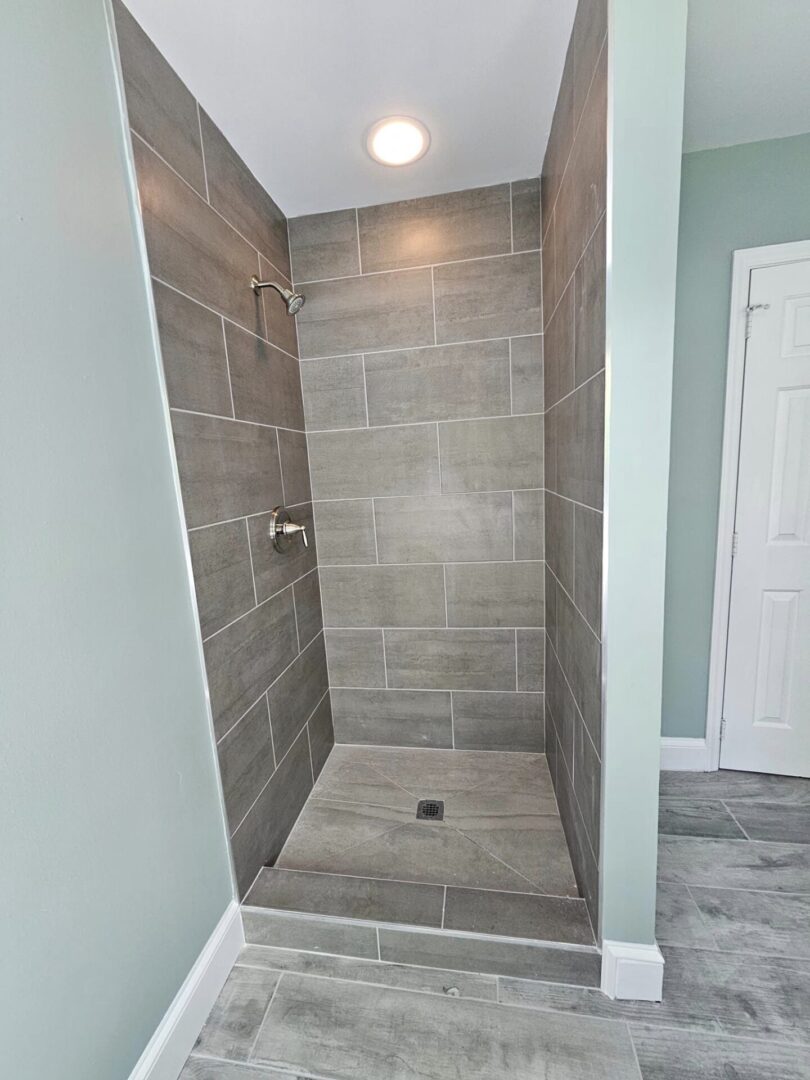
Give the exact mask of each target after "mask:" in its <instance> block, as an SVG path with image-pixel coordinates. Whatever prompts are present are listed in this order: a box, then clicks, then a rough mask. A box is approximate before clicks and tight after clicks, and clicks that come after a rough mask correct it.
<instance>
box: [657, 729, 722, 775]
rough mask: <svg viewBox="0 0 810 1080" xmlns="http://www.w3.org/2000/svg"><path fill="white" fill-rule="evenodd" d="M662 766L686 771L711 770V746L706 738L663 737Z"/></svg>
mask: <svg viewBox="0 0 810 1080" xmlns="http://www.w3.org/2000/svg"><path fill="white" fill-rule="evenodd" d="M661 768H662V769H676V770H682V771H685V772H710V771H711V766H710V765H709V747H708V744H707V743H706V740H705V739H677V738H674V737H673V736H669V735H664V736H663V737H662V739H661Z"/></svg>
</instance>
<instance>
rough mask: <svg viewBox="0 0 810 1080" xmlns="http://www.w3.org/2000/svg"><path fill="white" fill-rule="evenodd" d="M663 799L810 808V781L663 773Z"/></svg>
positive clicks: (739, 774)
mask: <svg viewBox="0 0 810 1080" xmlns="http://www.w3.org/2000/svg"><path fill="white" fill-rule="evenodd" d="M661 795H662V796H664V797H669V798H673V799H722V800H723V801H724V802H728V801H729V800H731V799H746V800H749V801H756V802H765V803H782V804H783V805H785V806H810V780H802V779H800V778H798V777H794V776H766V775H764V774H763V773H747V772H731V771H730V770H729V769H720V770H719V771H718V772H662V773H661Z"/></svg>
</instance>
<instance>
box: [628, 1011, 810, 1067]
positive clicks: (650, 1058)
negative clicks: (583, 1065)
mask: <svg viewBox="0 0 810 1080" xmlns="http://www.w3.org/2000/svg"><path fill="white" fill-rule="evenodd" d="M630 1034H631V1037H632V1039H633V1045H634V1046H635V1048H636V1054H637V1055H638V1062H639V1065H640V1066H641V1075H642V1076H643V1078H644V1080H763V1077H768V1080H806V1078H807V1077H808V1076H810V1048H808V1047H803V1046H786V1045H783V1044H780V1043H773V1042H760V1041H759V1040H755V1039H731V1038H727V1037H724V1036H718V1035H703V1034H698V1033H696V1032H693V1031H690V1032H684V1031H670V1030H667V1029H662V1028H656V1027H652V1026H649V1025H640V1024H639V1025H636V1024H634V1025H632V1027H631V1028H630Z"/></svg>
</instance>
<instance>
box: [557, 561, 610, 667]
mask: <svg viewBox="0 0 810 1080" xmlns="http://www.w3.org/2000/svg"><path fill="white" fill-rule="evenodd" d="M546 566H547V567H548V572H549V573H550V574H551V576H552V577H553V578H554V580H555V581H556V582H557V584H558V585H559V587H560V588H561V589H562V591H563V592H564V593H565V595H566V596H567V597H568V599H569V601H570V602H571V606H572V607H573V609H574V611H576V613H577V615H579V617H580V619H582V621H583V622H584V623H585V625H586V626H587V627H588V629H589V630H590V632H591V634H592V635H593V637H594V639H595V640H596V641H597V642H598V644H599V645H601V644H602V642H601V640H600V639H599V637H598V635H597V633H596V631H595V630H594V628H593V627H592V626H591V624H590V623H589V622H588V620H587V619H586V618H585V616H584V615H583V614H582V612H581V611H580V610H579V608H578V607H577V605H576V604H575V603H574V598H573V596H572V595H571V594H570V592H569V591H568V589H566V587H565V586H564V585H563V583H562V582H561V581H560V579H559V578H558V577H557V575H556V574H555V573H554V569H553V567H552V566H551V565H550V564H549V562H548V560H546ZM554 651H555V653H556V651H557V650H556V649H555V650H554ZM558 659H559V657H558Z"/></svg>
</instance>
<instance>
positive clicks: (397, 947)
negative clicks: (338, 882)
mask: <svg viewBox="0 0 810 1080" xmlns="http://www.w3.org/2000/svg"><path fill="white" fill-rule="evenodd" d="M380 958H381V959H382V960H391V961H394V962H395V963H401V964H417V965H422V966H424V967H444V968H451V969H452V968H457V969H458V970H460V971H475V972H483V973H489V974H495V975H504V976H509V977H514V978H519V979H542V980H544V981H547V982H553V983H556V982H559V983H567V984H571V985H575V986H588V987H593V986H598V984H599V977H600V969H601V958H600V956H599V954H598V953H597V952H596V951H595V950H588V949H584V948H579V949H574V948H557V947H555V946H548V945H542V944H537V945H534V944H528V943H526V942H513V941H500V940H498V939H497V938H485V937H480V938H479V937H467V936H462V935H461V934H459V935H455V934H452V933H442V934H436V933H429V932H425V931H420V930H392V929H385V928H381V929H380Z"/></svg>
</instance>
